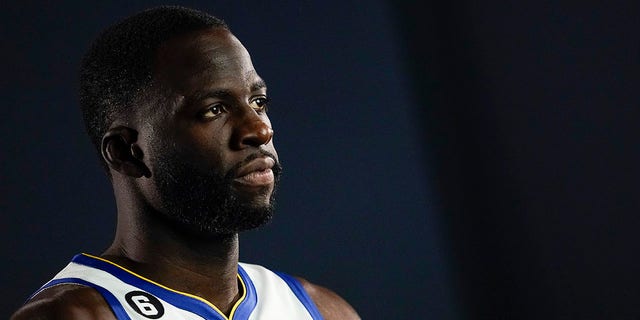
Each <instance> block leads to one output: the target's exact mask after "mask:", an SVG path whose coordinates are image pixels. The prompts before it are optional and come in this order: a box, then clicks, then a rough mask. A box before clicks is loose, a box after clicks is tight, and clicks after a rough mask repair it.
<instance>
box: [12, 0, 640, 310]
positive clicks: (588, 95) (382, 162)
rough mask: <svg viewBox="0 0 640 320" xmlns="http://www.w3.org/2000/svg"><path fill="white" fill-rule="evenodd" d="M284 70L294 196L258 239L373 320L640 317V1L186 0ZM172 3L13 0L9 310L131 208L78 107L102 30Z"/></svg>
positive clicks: (251, 251) (280, 102) (264, 64)
mask: <svg viewBox="0 0 640 320" xmlns="http://www.w3.org/2000/svg"><path fill="white" fill-rule="evenodd" d="M175 3H178V4H183V5H187V6H192V7H194V8H198V9H202V10H205V11H209V12H211V13H213V14H215V15H219V16H220V17H223V18H224V19H225V20H226V21H227V22H228V23H229V24H230V26H231V28H232V30H233V31H234V33H235V34H236V35H237V36H238V37H239V38H240V40H241V41H242V42H243V43H244V44H245V46H246V47H247V48H248V50H249V51H250V53H251V55H252V58H253V60H254V65H255V66H256V69H257V70H258V72H259V73H260V74H261V76H262V77H263V78H265V79H266V81H267V82H268V84H269V93H270V97H271V98H272V99H273V103H272V105H271V106H272V108H271V111H270V116H271V120H272V122H273V125H274V128H275V130H276V137H275V143H276V147H277V149H278V152H279V155H280V158H281V160H282V162H283V165H284V166H285V173H284V176H283V180H282V183H281V190H280V197H279V206H278V209H279V211H278V215H277V216H276V218H275V219H274V221H273V223H272V224H270V225H269V226H268V227H266V228H264V229H262V230H259V231H253V232H249V233H246V234H243V235H242V236H241V239H242V240H241V259H242V260H243V261H250V262H254V263H260V264H263V265H266V266H269V267H271V268H273V269H278V270H282V271H286V272H290V273H293V274H300V275H303V276H305V277H307V278H308V279H310V280H311V281H314V282H317V283H320V284H323V285H326V286H328V287H330V288H332V289H334V290H335V291H337V292H338V293H339V294H341V295H342V296H343V297H345V298H346V299H347V300H348V301H350V302H351V303H352V304H353V305H354V307H356V309H357V310H358V311H359V312H360V314H361V315H362V316H363V318H364V319H525V318H527V319H554V318H557V319H637V318H638V317H640V311H639V310H638V309H639V308H638V307H637V305H638V301H639V298H640V289H639V288H640V276H639V275H638V274H640V270H639V269H640V268H639V267H638V265H639V263H640V258H638V254H637V252H638V251H639V250H638V249H639V245H638V243H639V242H638V240H637V238H638V229H639V227H640V218H638V216H637V212H638V209H639V205H640V201H639V200H638V197H636V196H635V194H636V192H637V191H638V189H639V185H638V182H639V181H640V179H639V178H640V172H639V171H638V169H637V167H636V165H637V164H638V163H639V160H640V150H639V149H638V144H637V143H636V141H637V138H638V137H639V136H640V135H639V134H640V130H639V129H638V126H637V125H636V123H637V119H640V117H639V116H640V110H639V107H640V106H639V102H640V99H639V93H638V92H639V88H640V86H639V84H640V81H639V80H640V68H639V64H638V62H639V61H640V47H639V39H640V37H639V32H638V30H640V25H639V12H640V11H639V10H640V8H639V7H638V4H637V3H638V2H637V1H607V2H604V1H603V2H601V3H592V2H584V1H581V2H575V3H573V2H570V1H533V0H524V1H513V2H507V1H492V2H490V3H486V2H485V3H482V4H481V5H480V4H478V3H479V2H478V3H476V2H471V1H461V2H456V3H455V4H450V3H448V2H429V1H426V2H421V5H417V4H414V3H412V2H411V1H392V2H384V1H382V0H376V1H367V2H361V1H269V2H261V1H184V2H175ZM157 4H161V3H160V2H154V1H146V2H137V3H136V4H131V3H128V2H125V1H122V2H116V1H112V2H110V3H109V4H100V3H93V4H89V3H85V4H80V3H76V2H74V1H62V2H58V3H56V4H53V3H47V2H44V3H28V2H27V3H25V2H21V3H20V4H19V5H18V4H8V5H7V4H4V5H3V7H2V10H1V11H2V15H3V17H2V23H3V25H4V26H3V27H2V29H1V31H0V32H2V42H1V43H2V50H1V51H0V52H1V53H2V61H3V63H2V78H1V79H2V80H1V81H2V86H1V88H2V98H3V100H4V107H3V108H2V116H1V117H0V122H1V123H2V127H1V128H0V130H2V131H1V132H0V133H1V137H2V139H0V141H1V142H0V143H1V144H0V147H1V149H0V150H1V154H0V155H1V158H0V160H1V161H2V171H1V172H2V176H1V177H0V178H1V180H0V181H1V183H0V188H1V189H0V195H1V197H2V201H1V203H0V205H1V207H0V209H1V211H2V220H1V221H0V222H1V224H0V225H1V226H2V233H1V234H2V238H1V239H0V240H1V241H2V249H3V251H2V254H3V256H4V257H5V260H4V263H3V266H4V267H3V271H4V272H2V274H3V278H2V280H3V281H2V283H3V284H4V288H3V294H2V296H3V297H4V299H3V300H2V301H3V302H2V304H1V305H0V307H1V310H0V314H6V315H9V314H10V313H11V312H12V311H13V310H15V309H16V308H17V307H18V306H19V305H20V304H21V303H22V302H23V301H24V299H25V298H26V297H27V296H28V295H29V294H30V293H32V292H33V291H34V290H35V289H37V288H38V287H39V286H40V285H41V284H43V283H44V282H46V281H47V280H48V279H49V278H51V277H52V276H53V275H54V274H55V273H56V272H57V271H58V270H59V269H60V268H62V267H63V266H64V265H66V263H67V262H68V260H69V259H70V258H71V257H72V256H73V255H74V254H76V253H78V252H88V253H100V252H101V251H102V250H104V248H106V246H107V245H108V244H109V243H110V240H111V236H112V233H113V231H114V224H115V208H114V205H113V196H112V192H111V187H110V185H109V183H108V180H107V179H106V177H105V176H104V175H103V173H102V171H101V168H100V166H99V163H98V161H97V159H96V157H95V155H94V152H93V148H92V146H91V145H90V143H89V140H88V138H86V136H85V134H84V131H83V126H82V122H81V118H80V112H79V110H78V105H77V98H76V93H75V88H76V71H77V65H78V61H79V59H80V56H81V55H82V53H83V51H84V49H85V47H86V45H87V44H88V42H89V41H90V40H91V39H92V38H93V36H95V34H96V33H97V32H98V31H99V30H101V29H102V28H104V27H106V26H107V25H109V24H111V23H112V22H114V21H115V20H117V19H120V18H123V17H124V16H126V15H128V14H131V13H133V12H136V11H138V10H141V9H144V8H146V7H149V6H152V5H157Z"/></svg>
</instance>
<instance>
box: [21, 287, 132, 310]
mask: <svg viewBox="0 0 640 320" xmlns="http://www.w3.org/2000/svg"><path fill="white" fill-rule="evenodd" d="M71 283H73V284H80V285H83V286H87V287H91V288H94V289H96V290H98V292H100V294H101V295H102V297H103V298H104V300H106V301H107V303H108V304H109V307H110V308H111V311H113V313H114V314H115V315H116V319H118V320H131V318H129V315H128V314H127V312H126V311H125V310H124V308H123V307H122V304H120V301H118V299H117V298H116V297H115V296H114V295H113V294H112V293H111V292H109V291H108V290H107V289H105V288H103V287H101V286H99V285H97V284H94V283H91V282H88V281H85V280H82V279H78V278H61V279H55V280H51V281H49V282H47V283H46V284H45V285H44V286H42V288H40V289H39V290H38V291H36V293H34V294H33V295H32V296H31V297H29V299H31V298H32V297H33V296H34V295H36V294H38V293H39V292H41V291H42V290H44V289H46V288H49V287H53V286H55V285H59V284H71Z"/></svg>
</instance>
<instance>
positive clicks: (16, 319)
mask: <svg viewBox="0 0 640 320" xmlns="http://www.w3.org/2000/svg"><path fill="white" fill-rule="evenodd" d="M23 319H30V320H58V319H70V320H73V319H115V316H114V315H113V313H112V312H111V308H109V306H108V305H107V302H106V301H105V300H104V298H102V295H100V293H98V291H96V290H95V289H93V288H90V287H85V286H80V285H75V284H63V285H58V286H53V287H51V288H47V289H45V290H43V291H42V292H40V293H38V294H37V295H36V296H35V297H34V298H33V299H31V301H29V302H28V303H26V304H25V305H24V306H22V307H21V308H20V309H18V310H17V311H16V312H15V313H14V314H13V315H12V316H11V320H23Z"/></svg>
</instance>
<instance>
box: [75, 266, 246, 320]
mask: <svg viewBox="0 0 640 320" xmlns="http://www.w3.org/2000/svg"><path fill="white" fill-rule="evenodd" d="M82 255H84V256H87V257H89V258H93V259H97V260H100V261H103V262H106V263H108V264H111V265H113V266H116V267H118V268H120V269H122V270H123V271H125V272H127V273H130V274H132V275H134V276H136V277H138V278H140V279H142V280H145V281H147V282H150V283H153V284H155V285H156V286H158V287H161V288H164V289H167V290H169V291H171V292H175V293H177V294H181V295H183V296H187V297H190V298H194V299H196V300H200V301H202V302H204V303H206V304H207V305H208V306H210V307H211V308H213V310H215V311H216V312H218V313H219V314H220V315H221V316H222V317H223V318H224V319H226V320H231V319H233V315H234V314H235V312H236V309H238V306H240V303H242V301H244V299H245V298H246V297H247V286H246V285H245V284H244V280H242V277H240V274H238V275H237V276H238V279H239V280H240V283H241V284H242V296H241V297H240V299H238V301H237V302H236V303H235V304H234V305H233V308H231V313H229V317H228V318H227V316H226V315H225V314H224V313H222V311H220V309H218V307H216V306H215V305H214V304H213V303H211V302H209V301H207V300H205V299H203V298H201V297H198V296H196V295H193V294H190V293H186V292H182V291H178V290H175V289H171V288H169V287H167V286H165V285H162V284H160V283H157V282H155V281H153V280H151V279H147V278H145V277H143V276H141V275H139V274H137V273H135V272H133V271H131V270H129V269H127V268H125V267H123V266H120V265H119V264H117V263H115V262H111V261H109V260H107V259H105V258H101V257H97V256H93V255H90V254H88V253H82Z"/></svg>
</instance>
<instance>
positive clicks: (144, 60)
mask: <svg viewBox="0 0 640 320" xmlns="http://www.w3.org/2000/svg"><path fill="white" fill-rule="evenodd" d="M206 28H224V29H227V30H229V27H228V26H227V24H226V23H225V22H224V21H223V20H222V19H220V18H217V17H214V16H212V15H210V14H208V13H205V12H202V11H198V10H195V9H191V8H185V7H180V6H159V7H154V8H150V9H147V10H144V11H141V12H139V13H136V14H134V15H132V16H129V17H127V18H124V19H123V20H121V21H119V22H117V23H115V24H113V25H111V26H109V27H108V28H106V29H104V30H103V31H102V32H100V33H99V34H98V36H97V37H96V39H95V40H94V41H93V42H92V43H91V44H90V45H89V48H88V50H87V52H86V53H85V55H84V56H83V58H82V61H81V64H80V83H79V99H80V108H81V110H82V116H83V119H84V124H85V128H86V130H87V134H88V135H89V138H90V139H91V142H92V143H93V144H94V145H95V147H96V148H97V151H98V154H99V155H100V154H101V151H100V145H101V143H102V137H103V136H104V134H105V133H106V131H107V130H108V129H109V126H111V124H112V123H113V121H114V119H115V118H116V117H117V116H119V115H122V114H124V113H125V112H127V111H129V110H130V109H131V107H132V105H133V104H134V103H135V102H136V99H137V98H139V97H140V96H141V95H142V94H144V93H145V92H146V89H147V88H148V86H149V85H150V84H151V81H152V80H153V76H154V75H153V72H154V70H153V67H154V63H155V59H156V54H157V50H158V48H159V47H160V45H162V44H163V43H164V42H166V41H167V40H169V39H171V38H173V37H176V36H179V35H182V34H186V33H190V32H193V31H197V30H202V29H206ZM100 159H102V157H101V156H100ZM102 163H103V165H104V166H105V170H106V171H107V173H108V172H109V168H108V167H107V166H106V163H104V161H102Z"/></svg>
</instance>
